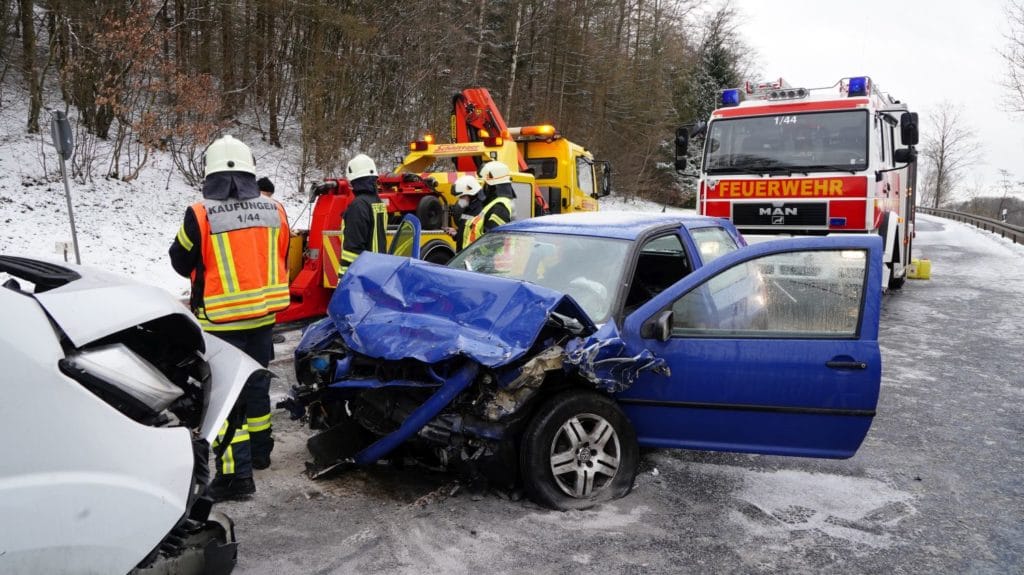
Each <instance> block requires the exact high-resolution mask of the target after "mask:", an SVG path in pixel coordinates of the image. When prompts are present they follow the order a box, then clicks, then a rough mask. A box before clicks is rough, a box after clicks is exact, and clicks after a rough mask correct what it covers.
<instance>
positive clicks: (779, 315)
mask: <svg viewBox="0 0 1024 575" xmlns="http://www.w3.org/2000/svg"><path fill="white" fill-rule="evenodd" d="M866 269H867V253H866V252H865V251H863V250H844V251H834V250H831V251H830V250H818V251H799V252H788V253H784V254H776V255H771V256H765V257H761V258H756V259H753V260H751V261H749V262H745V263H742V264H739V265H736V266H733V267H731V268H729V269H727V270H725V271H724V272H722V273H720V274H718V275H716V276H714V277H712V278H710V279H709V280H708V281H706V282H704V283H702V284H701V285H700V286H698V287H697V288H695V289H693V290H691V291H689V292H687V293H686V294H685V295H683V296H682V297H681V298H679V299H678V300H676V302H675V303H674V304H673V305H672V335H673V337H727V338H736V337H739V338H747V337H749V338H765V337H770V338H775V339H779V338H783V339H808V338H836V339H847V338H856V337H857V335H858V334H857V329H858V326H859V325H860V314H861V310H862V308H863V306H862V301H863V298H864V287H865V285H866V282H865V272H866Z"/></svg>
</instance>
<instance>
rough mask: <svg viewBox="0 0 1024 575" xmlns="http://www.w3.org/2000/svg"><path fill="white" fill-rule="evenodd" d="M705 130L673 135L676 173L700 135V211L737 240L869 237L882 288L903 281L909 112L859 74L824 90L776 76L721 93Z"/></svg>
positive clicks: (910, 164)
mask: <svg viewBox="0 0 1024 575" xmlns="http://www.w3.org/2000/svg"><path fill="white" fill-rule="evenodd" d="M719 103H720V107H719V108H718V109H716V110H715V111H714V112H712V114H711V118H710V120H709V121H708V122H707V123H706V124H703V123H702V124H699V125H690V126H683V127H681V128H679V130H677V133H676V169H679V170H681V169H683V168H685V162H686V160H685V157H686V151H687V146H688V144H689V140H690V137H691V136H694V135H697V134H699V133H703V134H704V135H705V140H704V149H703V155H702V157H701V165H700V169H699V176H700V179H699V188H698V197H697V210H698V213H700V214H704V215H709V216H717V217H721V218H726V219H728V220H730V221H731V222H732V223H733V224H734V225H735V226H736V227H737V228H738V229H739V230H740V231H741V232H743V233H744V235H751V234H753V235H757V234H772V235H779V234H786V235H829V234H851V233H877V234H880V235H881V236H882V237H883V239H884V248H885V249H884V256H883V257H884V258H885V259H884V263H885V269H884V273H883V278H882V281H883V287H885V288H889V289H898V288H900V287H902V285H903V283H904V281H905V279H906V270H907V266H908V265H909V263H910V252H911V245H912V240H913V237H914V186H915V180H916V157H917V152H916V150H915V149H914V146H915V145H916V144H917V142H918V128H917V114H916V113H913V112H910V111H909V110H908V107H907V105H906V104H905V103H902V102H900V101H898V100H895V99H893V98H892V97H891V96H889V95H887V94H885V93H883V92H882V91H881V90H879V88H878V86H877V85H876V84H875V83H874V82H873V81H872V80H871V78H869V77H866V76H860V77H851V78H844V79H842V80H840V81H839V82H837V83H836V84H834V85H832V86H829V87H825V88H794V87H792V86H789V85H788V84H787V83H786V82H785V81H783V80H782V79H779V80H777V81H774V82H767V83H761V84H751V83H747V84H746V85H745V86H744V87H743V88H734V89H728V90H722V91H721V92H720V93H719Z"/></svg>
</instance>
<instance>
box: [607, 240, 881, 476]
mask: <svg viewBox="0 0 1024 575" xmlns="http://www.w3.org/2000/svg"><path fill="white" fill-rule="evenodd" d="M881 249H882V244H881V240H880V238H878V237H874V236H850V237H842V236H839V237H821V238H797V239H787V240H778V241H772V242H767V243H762V244H757V245H754V246H751V247H747V248H744V249H741V250H738V251H736V252H733V253H730V254H728V255H726V256H723V257H721V258H719V259H716V260H714V261H713V262H711V263H710V264H709V265H707V266H705V267H703V268H700V269H699V270H697V271H696V272H694V273H693V274H691V275H689V276H687V277H685V278H683V279H682V280H680V281H679V282H678V283H676V284H675V285H673V286H671V287H670V288H668V289H666V290H665V291H663V292H662V293H660V294H658V295H657V296H656V297H654V298H653V299H652V300H650V301H649V302H647V303H646V304H644V305H643V306H642V307H640V308H639V309H637V310H636V311H635V312H634V313H632V314H631V315H629V316H628V317H627V318H626V319H625V321H624V327H623V330H622V336H623V340H624V341H625V342H626V345H627V347H628V348H629V349H630V351H631V352H633V353H638V352H639V351H641V350H643V349H647V350H650V351H651V352H652V353H653V354H654V355H655V356H657V357H659V358H662V359H664V360H665V361H666V363H667V365H668V367H669V369H670V370H671V375H670V376H664V375H658V374H655V373H653V372H645V373H644V374H643V375H642V376H641V377H640V378H639V379H638V380H637V381H636V382H635V383H634V384H633V385H632V386H631V387H630V388H629V389H627V390H625V391H624V392H622V393H620V394H618V395H617V397H616V398H617V399H618V401H619V402H620V403H621V404H622V406H623V408H624V410H625V411H626V413H627V415H628V416H629V418H630V420H631V421H632V423H633V425H634V427H635V428H636V432H637V437H638V439H639V441H640V444H641V445H647V446H657V447H676V448H687V449H706V450H715V451H737V452H751V453H766V454H779V455H797V456H807V457H831V458H845V457H850V456H852V455H853V454H854V453H856V451H857V449H858V447H860V444H861V442H862V441H863V440H864V437H865V435H866V434H867V432H868V429H869V428H870V427H871V421H872V418H873V417H874V415H875V406H876V404H877V402H878V392H879V386H880V382H881V355H880V352H879V347H878V318H879V309H880V305H881V289H880V285H881V273H882V269H881V268H882V261H881V260H882V256H881Z"/></svg>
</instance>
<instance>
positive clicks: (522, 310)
mask: <svg viewBox="0 0 1024 575" xmlns="http://www.w3.org/2000/svg"><path fill="white" fill-rule="evenodd" d="M552 312H555V313H559V314H562V315H565V316H568V317H571V318H573V319H575V320H577V321H579V322H580V323H581V324H582V325H583V327H584V334H589V333H592V332H593V331H594V330H595V329H596V327H595V326H594V323H593V322H592V321H591V319H590V318H589V317H587V315H586V313H585V312H584V311H583V310H582V309H581V308H580V307H579V305H578V304H577V303H576V302H575V301H573V299H572V298H571V297H569V296H567V295H565V294H563V293H560V292H557V291H554V290H551V289H548V288H544V287H541V286H538V285H534V284H531V283H529V282H524V281H519V280H512V279H508V278H502V277H497V276H489V275H484V274H480V273H476V272H469V271H462V270H456V269H452V268H447V267H442V266H438V265H434V264H429V263H426V262H423V261H419V260H412V259H409V258H403V257H395V256H388V255H383V254H375V253H363V254H362V255H360V256H359V258H358V259H357V260H356V261H355V263H353V264H352V266H351V267H349V269H348V272H347V273H346V274H345V275H344V276H343V277H342V280H341V283H340V284H339V285H338V289H337V290H335V293H334V297H333V298H331V302H330V304H329V305H328V308H327V313H328V316H330V318H331V320H332V321H333V322H334V325H335V327H336V328H337V330H338V332H339V334H340V335H341V337H342V339H343V340H344V341H345V345H347V346H348V347H349V348H350V349H352V350H353V351H355V352H357V353H360V354H362V355H365V356H369V357H374V358H378V359H384V360H389V361H394V360H400V359H406V358H411V359H416V360H419V361H422V362H425V363H437V362H439V361H443V360H446V359H449V358H453V357H456V356H465V357H469V358H471V359H473V360H474V361H476V362H477V363H479V364H481V365H484V366H487V367H491V368H494V367H500V366H503V365H506V364H508V363H511V362H514V361H516V360H517V359H519V358H521V357H522V356H523V355H524V354H525V353H526V352H527V351H528V350H529V349H530V348H531V347H532V346H533V344H534V342H535V341H536V339H537V336H538V335H539V334H540V331H541V329H542V328H543V327H544V325H545V323H546V322H547V321H548V318H549V316H550V314H551V313H552Z"/></svg>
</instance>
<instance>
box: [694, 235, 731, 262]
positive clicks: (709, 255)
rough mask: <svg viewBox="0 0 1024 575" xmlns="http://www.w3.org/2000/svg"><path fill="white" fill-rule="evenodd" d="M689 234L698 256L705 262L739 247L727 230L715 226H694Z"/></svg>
mask: <svg viewBox="0 0 1024 575" xmlns="http://www.w3.org/2000/svg"><path fill="white" fill-rule="evenodd" d="M690 236H692V237H693V243H694V244H696V245H697V250H698V251H700V258H701V260H703V262H704V263H705V264H707V263H711V261H713V260H715V259H717V258H719V257H721V256H724V255H725V254H727V253H729V252H733V251H736V250H738V249H739V246H738V245H736V240H734V239H733V238H732V236H730V235H729V232H727V231H725V229H724V228H720V227H717V226H713V227H707V228H694V229H692V230H690Z"/></svg>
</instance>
